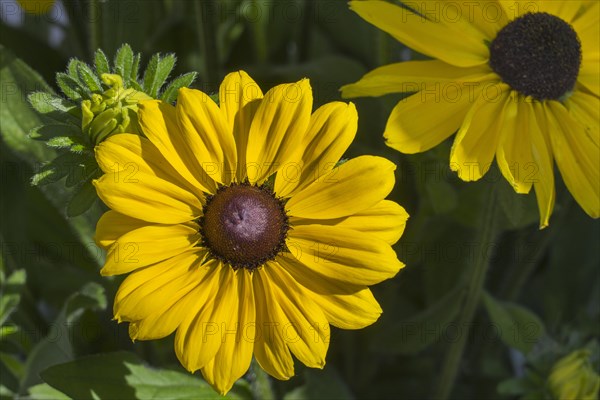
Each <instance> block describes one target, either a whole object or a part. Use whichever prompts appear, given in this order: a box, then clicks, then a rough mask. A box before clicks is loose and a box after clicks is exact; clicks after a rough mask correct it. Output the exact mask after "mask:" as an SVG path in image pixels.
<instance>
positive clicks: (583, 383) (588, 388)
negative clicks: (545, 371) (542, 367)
mask: <svg viewBox="0 0 600 400" xmlns="http://www.w3.org/2000/svg"><path fill="white" fill-rule="evenodd" d="M548 386H549V388H550V391H551V392H552V394H553V396H554V397H555V398H556V399H559V400H563V399H564V400H575V399H577V400H595V399H597V398H598V390H599V389H600V376H599V375H598V374H597V373H596V371H594V368H593V366H592V363H591V361H590V351H589V350H587V349H582V350H577V351H574V352H572V353H571V354H569V355H567V356H566V357H563V358H561V359H560V360H558V362H557V363H556V364H554V366H553V367H552V371H551V372H550V376H549V378H548Z"/></svg>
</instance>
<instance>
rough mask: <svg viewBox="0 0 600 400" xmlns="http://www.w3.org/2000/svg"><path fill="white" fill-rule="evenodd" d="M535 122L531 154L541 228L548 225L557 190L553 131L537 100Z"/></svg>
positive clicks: (533, 105)
mask: <svg viewBox="0 0 600 400" xmlns="http://www.w3.org/2000/svg"><path fill="white" fill-rule="evenodd" d="M526 105H527V106H529V105H528V104H526ZM530 107H531V111H529V112H531V113H532V114H534V115H535V122H534V123H533V124H532V126H531V128H532V129H531V132H530V133H531V154H532V156H533V161H534V162H535V165H536V169H537V173H536V175H535V176H534V183H533V187H534V189H535V197H536V199H537V203H538V208H539V210H540V229H542V228H545V227H547V226H548V224H549V221H550V215H552V210H553V209H554V200H555V198H556V192H555V189H554V160H553V159H552V148H551V145H550V138H549V137H548V135H551V134H552V132H550V131H549V129H548V123H547V121H546V115H545V114H544V106H543V105H542V104H541V103H539V102H535V103H533V104H531V105H530Z"/></svg>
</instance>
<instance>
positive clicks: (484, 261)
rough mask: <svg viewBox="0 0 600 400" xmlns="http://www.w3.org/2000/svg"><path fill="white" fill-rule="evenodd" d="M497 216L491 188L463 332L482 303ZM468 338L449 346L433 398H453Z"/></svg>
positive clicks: (462, 318)
mask: <svg viewBox="0 0 600 400" xmlns="http://www.w3.org/2000/svg"><path fill="white" fill-rule="evenodd" d="M496 213H497V210H496V196H495V193H494V190H493V189H491V190H490V191H489V195H488V200H487V203H486V208H485V210H484V214H483V218H482V229H481V235H480V236H479V237H480V239H481V242H480V243H479V245H478V246H477V247H476V248H477V251H476V253H475V254H474V265H473V268H472V269H471V279H470V281H469V285H468V287H467V295H466V299H465V304H464V307H463V310H462V313H461V314H460V316H459V318H458V321H457V326H459V327H460V328H461V329H465V328H466V327H469V326H470V325H471V322H472V321H473V317H474V316H475V311H477V306H478V305H479V303H480V299H481V293H482V292H483V286H484V283H485V276H486V273H487V270H488V267H489V264H490V260H491V253H492V252H491V248H490V246H489V245H490V244H491V243H493V241H494V240H495V238H496V226H495V225H496V223H495V222H496ZM468 336H469V332H468V330H466V329H465V331H464V332H463V334H462V335H461V336H460V337H459V339H458V340H457V341H455V342H453V343H452V344H451V345H450V349H449V350H448V353H447V354H446V358H445V359H444V364H443V366H442V375H441V378H440V383H439V385H438V387H437V388H436V391H435V393H434V398H436V399H442V400H445V399H447V398H448V397H449V396H450V393H451V391H452V388H453V387H454V381H455V380H456V376H457V375H458V369H459V367H460V362H461V360H462V356H463V353H464V350H465V345H466V343H467V338H468Z"/></svg>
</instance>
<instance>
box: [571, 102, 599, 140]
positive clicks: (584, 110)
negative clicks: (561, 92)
mask: <svg viewBox="0 0 600 400" xmlns="http://www.w3.org/2000/svg"><path fill="white" fill-rule="evenodd" d="M565 107H567V110H569V114H571V116H572V117H573V118H574V119H575V120H576V121H578V122H579V123H580V124H582V125H583V126H584V127H585V131H586V134H587V137H588V138H590V140H592V141H593V142H594V143H595V144H596V145H597V146H600V132H599V131H600V99H599V98H598V97H595V96H590V95H588V94H585V93H583V92H580V91H576V92H574V93H573V95H572V96H571V97H569V99H568V100H567V101H566V102H565Z"/></svg>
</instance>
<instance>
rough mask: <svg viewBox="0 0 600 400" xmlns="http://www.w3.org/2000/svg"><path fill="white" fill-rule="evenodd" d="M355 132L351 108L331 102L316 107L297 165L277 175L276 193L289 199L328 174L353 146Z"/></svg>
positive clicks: (280, 171) (353, 111) (355, 120)
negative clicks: (351, 144) (351, 145)
mask: <svg viewBox="0 0 600 400" xmlns="http://www.w3.org/2000/svg"><path fill="white" fill-rule="evenodd" d="M357 128H358V114H357V113H356V107H354V104H352V103H350V104H346V103H341V102H332V103H327V104H325V105H323V106H321V107H319V108H318V109H317V111H315V112H314V114H313V115H312V116H311V117H310V124H309V126H308V130H307V132H306V136H304V139H303V143H302V144H301V145H300V146H299V147H300V148H301V149H302V151H301V152H299V156H300V157H299V159H298V162H297V163H296V164H295V165H294V164H290V163H288V164H287V165H286V166H285V167H284V168H282V169H280V170H279V172H278V173H277V177H276V178H275V193H277V195H278V196H281V197H289V196H290V195H292V194H293V193H297V192H298V191H300V190H302V189H304V188H305V187H307V186H308V185H310V184H311V183H312V182H313V181H315V180H317V179H318V178H319V177H321V176H323V175H325V174H327V173H329V172H330V171H331V170H332V169H333V167H334V166H335V165H336V163H337V162H338V161H339V160H340V158H341V157H342V155H343V154H344V152H345V151H346V149H348V147H349V146H350V143H352V140H353V139H354V136H355V135H356V129H357Z"/></svg>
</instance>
